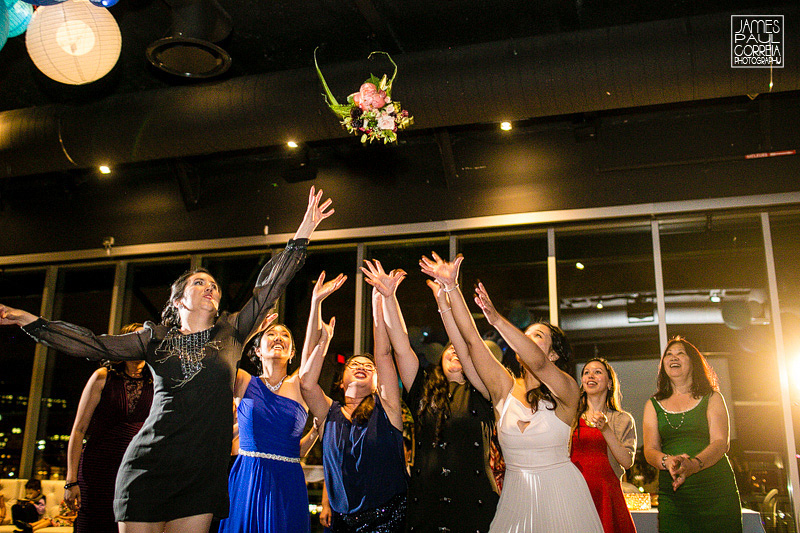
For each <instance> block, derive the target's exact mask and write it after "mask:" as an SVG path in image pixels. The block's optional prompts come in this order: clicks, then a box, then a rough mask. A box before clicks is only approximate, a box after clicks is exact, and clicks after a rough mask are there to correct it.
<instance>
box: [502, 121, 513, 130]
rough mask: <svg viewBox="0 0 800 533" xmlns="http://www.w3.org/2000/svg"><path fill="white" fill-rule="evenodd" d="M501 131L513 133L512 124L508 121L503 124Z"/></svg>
mask: <svg viewBox="0 0 800 533" xmlns="http://www.w3.org/2000/svg"><path fill="white" fill-rule="evenodd" d="M500 129H501V130H503V131H511V123H510V122H508V121H504V122H501V123H500Z"/></svg>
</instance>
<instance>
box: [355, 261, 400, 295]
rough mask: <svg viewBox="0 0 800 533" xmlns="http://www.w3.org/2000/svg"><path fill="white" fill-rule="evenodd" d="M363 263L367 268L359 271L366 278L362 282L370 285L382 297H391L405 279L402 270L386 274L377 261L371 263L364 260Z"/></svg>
mask: <svg viewBox="0 0 800 533" xmlns="http://www.w3.org/2000/svg"><path fill="white" fill-rule="evenodd" d="M364 263H365V264H366V265H367V268H364V267H361V271H362V272H363V273H364V275H365V276H366V278H364V281H366V282H367V283H369V284H370V285H372V286H373V287H374V288H375V289H377V290H378V292H380V293H381V295H382V296H385V297H387V298H388V297H391V296H392V294H394V293H395V291H396V290H397V287H399V286H400V283H402V281H403V280H404V279H405V278H406V272H405V270H403V269H400V268H398V269H395V270H392V271H391V272H389V273H388V274H387V273H386V272H385V271H384V270H383V265H381V262H380V261H378V260H377V259H374V260H372V261H367V260H365V261H364Z"/></svg>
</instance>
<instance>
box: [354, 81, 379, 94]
mask: <svg viewBox="0 0 800 533" xmlns="http://www.w3.org/2000/svg"><path fill="white" fill-rule="evenodd" d="M358 92H360V93H361V94H362V95H364V96H367V95H369V94H374V93H376V92H378V88H377V87H375V85H374V84H372V83H365V84H364V85H362V86H361V87H360V88H359V89H358Z"/></svg>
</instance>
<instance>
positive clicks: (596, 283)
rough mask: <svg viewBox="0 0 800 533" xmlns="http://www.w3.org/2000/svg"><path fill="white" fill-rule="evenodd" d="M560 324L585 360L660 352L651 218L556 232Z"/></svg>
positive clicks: (625, 357) (647, 355)
mask: <svg viewBox="0 0 800 533" xmlns="http://www.w3.org/2000/svg"><path fill="white" fill-rule="evenodd" d="M556 257H557V258H558V262H557V264H558V268H557V275H556V279H557V284H558V300H559V315H560V319H561V321H560V323H561V327H562V328H563V329H564V330H565V331H566V332H567V335H568V337H569V339H570V341H571V344H572V348H573V351H574V353H575V359H576V362H578V363H580V362H582V361H586V360H588V359H590V358H592V357H597V356H600V357H604V358H606V359H608V360H609V361H614V360H620V359H638V358H643V357H653V356H655V355H657V354H658V351H659V345H658V324H657V322H656V313H655V308H656V287H655V270H654V266H653V239H652V235H651V233H650V224H649V223H644V224H642V223H638V224H619V225H613V226H612V227H610V228H608V227H606V228H600V229H594V228H589V229H578V228H574V229H569V230H559V231H557V233H556Z"/></svg>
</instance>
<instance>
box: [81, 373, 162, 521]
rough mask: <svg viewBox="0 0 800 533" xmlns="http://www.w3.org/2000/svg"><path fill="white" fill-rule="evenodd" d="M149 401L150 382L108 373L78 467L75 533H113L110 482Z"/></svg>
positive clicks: (150, 398) (113, 478)
mask: <svg viewBox="0 0 800 533" xmlns="http://www.w3.org/2000/svg"><path fill="white" fill-rule="evenodd" d="M152 401H153V382H152V381H151V380H150V379H149V378H132V377H130V376H128V375H127V374H120V373H117V372H114V371H109V372H108V375H107V376H106V383H105V386H104V387H103V392H102V393H101V394H100V401H99V402H98V404H97V407H96V408H95V410H94V414H93V415H92V420H91V421H90V422H89V427H88V429H87V431H86V444H85V445H84V447H83V451H82V452H81V460H80V463H79V465H78V486H79V487H80V489H81V507H80V509H79V511H78V516H77V518H76V520H75V533H116V532H117V531H118V529H117V523H116V521H115V520H114V509H113V504H114V481H115V480H116V478H117V470H119V465H120V463H121V462H122V456H123V454H124V453H125V450H126V449H127V447H128V443H130V441H131V439H132V438H133V436H134V435H136V433H137V432H138V431H139V429H141V427H142V424H144V421H145V419H146V418H147V415H148V413H150V404H151V403H152Z"/></svg>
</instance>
